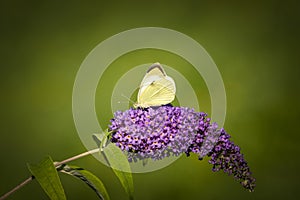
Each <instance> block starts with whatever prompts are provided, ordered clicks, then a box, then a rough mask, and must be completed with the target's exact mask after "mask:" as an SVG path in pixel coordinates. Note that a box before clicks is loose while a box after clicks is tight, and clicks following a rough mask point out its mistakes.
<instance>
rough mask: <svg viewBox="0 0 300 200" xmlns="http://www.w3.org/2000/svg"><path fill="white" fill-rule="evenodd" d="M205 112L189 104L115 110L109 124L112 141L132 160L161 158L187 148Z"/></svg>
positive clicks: (179, 152)
mask: <svg viewBox="0 0 300 200" xmlns="http://www.w3.org/2000/svg"><path fill="white" fill-rule="evenodd" d="M204 117H205V114H204V113H197V112H195V111H194V110H193V109H190V108H180V107H171V106H161V107H157V108H148V109H144V110H143V109H129V110H127V111H125V112H120V111H118V112H116V113H115V116H114V119H112V120H111V123H112V124H111V126H110V127H109V128H110V130H111V131H113V134H112V139H111V141H112V142H114V143H116V145H117V146H118V147H119V148H121V149H122V150H125V151H127V152H128V157H129V158H130V160H131V159H133V160H137V159H144V158H152V159H153V160H158V159H162V158H164V157H168V156H179V155H180V154H182V153H183V152H185V151H187V149H188V147H189V146H190V145H191V144H192V142H193V140H194V134H195V132H197V131H198V130H199V128H201V126H204V125H199V122H200V121H203V119H204Z"/></svg>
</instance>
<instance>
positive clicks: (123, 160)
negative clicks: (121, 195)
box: [103, 143, 134, 199]
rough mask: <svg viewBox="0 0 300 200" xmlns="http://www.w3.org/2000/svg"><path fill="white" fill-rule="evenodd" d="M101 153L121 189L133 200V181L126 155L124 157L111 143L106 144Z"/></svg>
mask: <svg viewBox="0 0 300 200" xmlns="http://www.w3.org/2000/svg"><path fill="white" fill-rule="evenodd" d="M103 153H104V156H105V157H106V159H107V161H108V162H109V164H110V166H111V168H112V169H113V171H114V173H115V174H116V176H117V177H118V179H119V180H120V182H121V184H122V186H123V188H124V189H125V191H126V192H127V194H128V195H129V198H130V199H133V191H134V186H133V179H132V174H131V169H130V165H129V162H128V160H127V157H126V155H124V153H123V152H122V150H121V149H120V148H118V147H117V146H115V144H112V143H110V144H108V145H107V146H106V147H105V148H104V151H103Z"/></svg>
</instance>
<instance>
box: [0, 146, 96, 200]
mask: <svg viewBox="0 0 300 200" xmlns="http://www.w3.org/2000/svg"><path fill="white" fill-rule="evenodd" d="M99 151H100V149H99V148H97V149H93V150H90V151H87V152H84V153H81V154H79V155H76V156H73V157H71V158H68V159H65V160H63V161H60V162H54V166H55V167H58V166H60V165H62V164H65V163H68V162H71V161H73V160H77V159H79V158H82V157H84V156H87V155H90V154H94V153H97V152H99ZM33 179H34V176H30V177H28V178H27V179H26V180H24V181H23V182H22V183H20V184H19V185H17V186H16V187H14V188H13V189H12V190H10V191H9V192H7V193H5V194H4V195H3V196H1V197H0V200H3V199H6V198H7V197H8V196H10V195H11V194H13V193H14V192H16V191H17V190H19V189H21V188H22V187H23V186H24V185H26V184H27V183H29V182H30V181H32V180H33Z"/></svg>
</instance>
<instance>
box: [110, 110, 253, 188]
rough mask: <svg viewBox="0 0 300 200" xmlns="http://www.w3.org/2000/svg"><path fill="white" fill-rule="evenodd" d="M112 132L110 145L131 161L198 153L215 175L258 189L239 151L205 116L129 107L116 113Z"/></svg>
mask: <svg viewBox="0 0 300 200" xmlns="http://www.w3.org/2000/svg"><path fill="white" fill-rule="evenodd" d="M109 129H110V131H112V137H111V142H113V143H115V144H116V145H117V146H118V147H119V148H120V149H121V150H123V151H125V152H126V153H127V155H128V160H129V161H138V160H142V159H146V158H151V159H153V160H159V159H163V158H165V157H169V156H179V155H181V154H182V153H185V154H186V155H187V156H189V155H190V153H196V154H198V156H199V159H200V160H201V159H202V158H203V157H204V156H206V155H207V156H208V157H210V160H209V163H210V164H212V165H213V168H212V170H213V171H214V172H216V171H220V170H223V171H224V172H225V173H227V174H228V175H233V176H234V177H235V178H236V179H237V180H239V182H240V183H241V184H242V185H243V186H244V187H245V188H246V189H248V190H249V191H253V189H254V187H255V179H254V178H253V177H252V175H251V172H250V169H249V167H248V165H247V162H246V161H245V160H244V157H243V155H242V154H241V153H240V148H239V147H238V146H237V145H235V144H234V143H233V142H232V141H230V135H229V134H227V133H226V132H225V130H224V129H223V128H221V129H218V126H217V124H216V123H211V122H210V118H208V117H207V114H206V113H203V112H195V111H194V110H193V109H191V108H185V107H172V106H160V107H150V108H146V109H145V108H143V109H142V108H136V109H133V108H130V109H129V110H126V111H124V112H121V111H117V112H115V114H114V118H113V119H112V120H111V125H110V126H109Z"/></svg>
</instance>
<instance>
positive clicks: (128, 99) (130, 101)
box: [122, 94, 135, 104]
mask: <svg viewBox="0 0 300 200" xmlns="http://www.w3.org/2000/svg"><path fill="white" fill-rule="evenodd" d="M122 97H124V98H125V99H127V100H128V101H130V102H131V103H133V104H134V103H135V102H134V101H132V100H131V99H130V98H128V97H127V96H125V95H124V94H122Z"/></svg>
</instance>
